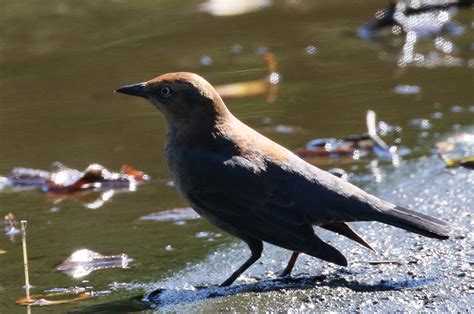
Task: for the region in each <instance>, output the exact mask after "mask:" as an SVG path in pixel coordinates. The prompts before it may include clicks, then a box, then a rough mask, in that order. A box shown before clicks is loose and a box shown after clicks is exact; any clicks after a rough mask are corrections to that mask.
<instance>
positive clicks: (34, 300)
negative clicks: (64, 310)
mask: <svg viewBox="0 0 474 314" xmlns="http://www.w3.org/2000/svg"><path fill="white" fill-rule="evenodd" d="M64 295H65V294H64V293H59V292H51V293H47V294H45V295H41V294H34V295H30V296H29V298H27V297H26V296H25V297H21V298H19V299H18V300H16V304H18V305H38V306H46V305H58V304H66V303H71V302H77V301H84V300H89V299H91V298H92V295H91V293H90V292H83V293H79V294H74V295H72V297H71V298H68V299H62V298H58V297H62V296H64Z"/></svg>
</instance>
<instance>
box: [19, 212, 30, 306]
mask: <svg viewBox="0 0 474 314" xmlns="http://www.w3.org/2000/svg"><path fill="white" fill-rule="evenodd" d="M26 224H27V221H26V220H22V221H21V241H22V244H23V266H24V268H25V287H26V300H27V301H30V276H29V272H28V254H27V252H26Z"/></svg>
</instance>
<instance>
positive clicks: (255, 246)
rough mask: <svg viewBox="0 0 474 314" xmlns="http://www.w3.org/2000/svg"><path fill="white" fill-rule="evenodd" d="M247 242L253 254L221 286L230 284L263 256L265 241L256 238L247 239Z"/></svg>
mask: <svg viewBox="0 0 474 314" xmlns="http://www.w3.org/2000/svg"><path fill="white" fill-rule="evenodd" d="M245 242H247V244H248V246H249V248H250V251H251V252H252V255H251V256H250V257H249V259H248V260H246V261H245V263H243V264H242V266H240V267H239V269H237V270H236V271H235V272H234V273H233V274H232V275H231V276H230V277H229V278H227V280H226V281H224V282H223V283H221V285H220V287H227V286H230V285H231V284H232V283H233V282H234V281H235V280H236V279H237V278H238V277H239V276H240V275H241V274H242V273H243V272H244V271H246V270H247V268H249V267H250V266H252V264H253V263H255V262H256V261H257V260H258V259H259V258H260V257H261V256H262V252H263V242H262V241H260V240H257V239H254V238H249V239H245Z"/></svg>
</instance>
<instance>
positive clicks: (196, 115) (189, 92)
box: [116, 72, 228, 124]
mask: <svg viewBox="0 0 474 314" xmlns="http://www.w3.org/2000/svg"><path fill="white" fill-rule="evenodd" d="M116 91H117V92H119V93H123V94H129V95H134V96H140V97H144V98H147V99H148V100H150V101H151V102H152V103H153V104H154V105H155V106H156V107H157V108H158V109H159V110H160V111H161V112H162V113H163V115H164V116H165V117H166V119H167V120H168V122H169V123H171V124H173V123H178V122H183V121H187V122H190V121H191V120H196V119H200V120H204V121H207V120H217V119H220V118H222V117H224V116H226V115H227V114H228V110H227V108H226V107H225V105H224V102H223V101H222V99H221V97H220V96H219V94H218V93H217V92H216V90H215V89H214V88H213V87H212V85H211V84H209V83H208V82H207V81H206V80H205V79H204V78H202V77H201V76H199V75H197V74H194V73H188V72H175V73H168V74H164V75H160V76H158V77H156V78H154V79H151V80H149V81H146V82H142V83H138V84H133V85H128V86H124V87H122V88H119V89H117V90H116Z"/></svg>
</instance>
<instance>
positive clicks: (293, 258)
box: [278, 251, 300, 278]
mask: <svg viewBox="0 0 474 314" xmlns="http://www.w3.org/2000/svg"><path fill="white" fill-rule="evenodd" d="M299 254H300V252H296V251H294V252H293V254H291V257H290V260H289V261H288V265H286V268H285V269H284V270H283V271H282V272H281V273H280V274H278V277H280V278H283V277H287V276H289V275H290V274H291V271H292V270H293V267H295V264H296V260H297V259H298V255H299Z"/></svg>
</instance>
